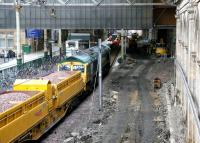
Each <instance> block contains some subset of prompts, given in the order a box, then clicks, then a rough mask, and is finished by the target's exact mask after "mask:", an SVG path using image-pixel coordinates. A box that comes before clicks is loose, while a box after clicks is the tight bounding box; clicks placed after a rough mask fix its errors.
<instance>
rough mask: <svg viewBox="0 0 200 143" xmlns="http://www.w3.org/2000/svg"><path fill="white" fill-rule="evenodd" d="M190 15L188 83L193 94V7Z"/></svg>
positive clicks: (190, 8)
mask: <svg viewBox="0 0 200 143" xmlns="http://www.w3.org/2000/svg"><path fill="white" fill-rule="evenodd" d="M187 11H188V14H189V38H188V39H189V47H188V48H189V59H188V60H189V61H190V63H189V69H188V70H189V71H188V73H189V75H188V79H189V81H188V83H189V86H190V89H191V90H192V92H193V86H194V83H193V80H194V78H195V77H194V75H193V74H194V72H193V70H194V59H193V57H192V54H194V53H193V52H195V51H194V42H195V41H194V39H195V24H194V8H193V7H189V8H188V10H187Z"/></svg>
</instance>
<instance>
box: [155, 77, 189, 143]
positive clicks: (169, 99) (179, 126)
mask: <svg viewBox="0 0 200 143" xmlns="http://www.w3.org/2000/svg"><path fill="white" fill-rule="evenodd" d="M174 93H175V92H174V86H173V84H172V81H168V82H167V83H164V84H163V87H162V88H161V89H160V90H159V91H158V95H159V96H160V99H161V103H162V104H161V106H159V107H158V108H156V113H157V115H158V117H159V118H158V122H156V132H157V133H158V134H159V136H158V137H157V142H158V143H159V142H164V143H165V142H166V143H168V142H175V143H183V142H185V131H186V129H185V121H184V117H183V112H182V109H181V107H180V106H174V95H173V94H174Z"/></svg>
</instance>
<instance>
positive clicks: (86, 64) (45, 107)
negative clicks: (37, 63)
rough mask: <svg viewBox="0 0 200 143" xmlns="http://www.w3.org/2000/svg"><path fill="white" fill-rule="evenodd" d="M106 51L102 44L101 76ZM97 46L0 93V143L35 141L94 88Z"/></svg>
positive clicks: (106, 60)
mask: <svg viewBox="0 0 200 143" xmlns="http://www.w3.org/2000/svg"><path fill="white" fill-rule="evenodd" d="M110 51H111V50H110V48H109V47H108V46H107V45H106V44H103V45H102V53H103V54H102V59H103V60H102V61H103V62H102V63H103V67H102V68H103V73H104V74H106V73H108V71H109V68H110ZM97 69H98V47H97V46H95V47H92V48H90V49H87V50H84V51H76V52H75V55H72V56H71V57H67V58H66V59H65V60H64V61H63V62H62V63H59V64H58V70H59V71H56V72H54V73H51V74H49V75H47V76H45V77H41V78H39V79H17V80H16V81H15V83H14V85H13V91H5V92H1V93H0V103H1V104H0V143H8V142H24V141H26V140H37V139H39V138H40V137H41V136H42V135H43V134H44V133H45V132H47V131H48V130H49V129H50V128H51V127H53V126H54V125H55V124H56V123H57V122H58V121H59V120H60V119H62V118H63V117H64V116H65V114H66V113H67V111H68V110H69V108H70V106H71V105H72V103H73V102H74V101H75V100H76V99H77V98H78V97H79V96H80V95H84V94H83V93H85V92H88V91H89V90H91V88H92V87H93V85H94V80H95V77H96V76H97Z"/></svg>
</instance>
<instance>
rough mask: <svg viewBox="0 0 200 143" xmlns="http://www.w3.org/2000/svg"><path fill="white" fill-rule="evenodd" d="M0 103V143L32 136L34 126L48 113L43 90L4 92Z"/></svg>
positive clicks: (22, 139)
mask: <svg viewBox="0 0 200 143" xmlns="http://www.w3.org/2000/svg"><path fill="white" fill-rule="evenodd" d="M0 103H1V104H0V143H8V142H15V141H18V142H21V141H24V140H26V139H29V138H32V137H33V131H34V126H35V127H36V126H37V124H38V123H39V122H41V120H43V119H44V118H45V117H46V116H47V115H48V103H47V101H46V100H45V94H44V92H38V91H9V92H4V93H1V94H0Z"/></svg>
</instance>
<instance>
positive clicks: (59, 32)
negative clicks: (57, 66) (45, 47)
mask: <svg viewBox="0 0 200 143" xmlns="http://www.w3.org/2000/svg"><path fill="white" fill-rule="evenodd" d="M58 46H59V52H60V53H59V54H60V59H61V55H62V30H61V29H59V31H58Z"/></svg>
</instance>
